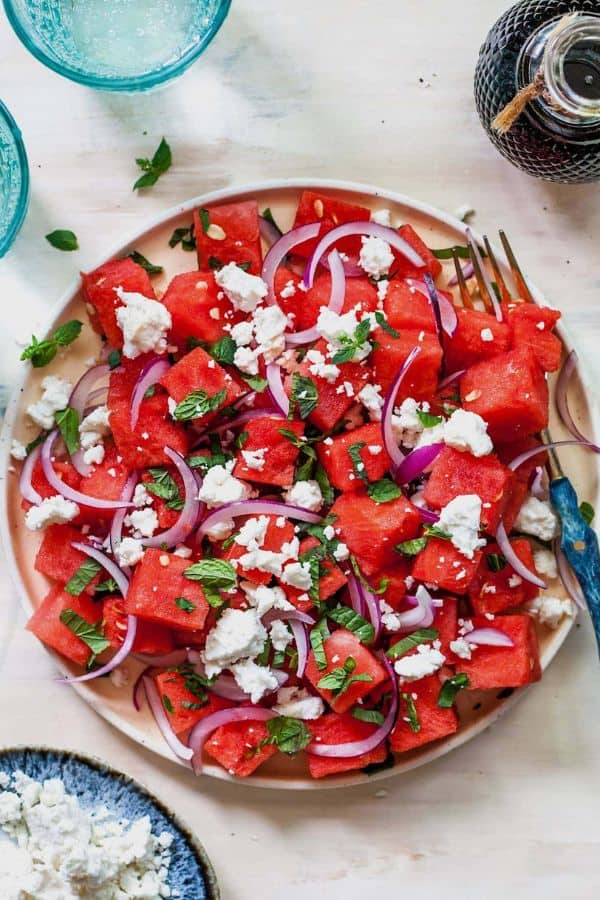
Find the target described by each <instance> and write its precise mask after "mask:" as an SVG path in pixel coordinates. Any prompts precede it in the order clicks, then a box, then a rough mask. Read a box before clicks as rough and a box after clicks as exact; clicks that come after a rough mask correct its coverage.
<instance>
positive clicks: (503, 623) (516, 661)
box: [460, 615, 542, 690]
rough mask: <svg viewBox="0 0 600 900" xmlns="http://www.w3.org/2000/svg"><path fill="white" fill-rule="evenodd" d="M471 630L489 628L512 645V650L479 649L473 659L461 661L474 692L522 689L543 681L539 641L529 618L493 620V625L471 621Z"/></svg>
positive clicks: (482, 618) (474, 652)
mask: <svg viewBox="0 0 600 900" xmlns="http://www.w3.org/2000/svg"><path fill="white" fill-rule="evenodd" d="M472 622H473V626H474V628H489V627H490V624H492V625H493V627H494V628H497V629H498V630H499V631H503V632H504V634H507V635H508V636H509V637H510V638H511V639H512V641H513V644H514V646H513V647H489V646H485V645H483V644H482V645H480V646H479V647H477V649H476V650H474V651H473V655H472V658H471V659H470V660H469V659H464V660H461V665H460V668H461V671H463V672H464V673H465V674H466V675H467V676H468V678H469V681H470V682H471V688H473V690H475V689H478V688H483V689H486V688H505V687H521V686H522V685H525V684H530V683H531V682H532V681H539V680H540V678H541V677H542V670H541V666H540V654H539V648H538V640H537V635H536V632H535V627H534V624H533V621H532V620H531V619H530V618H529V616H518V615H517V616H496V618H495V619H494V621H493V623H490V622H489V621H488V619H486V618H485V617H481V618H475V619H473V620H472Z"/></svg>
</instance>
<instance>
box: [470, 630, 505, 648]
mask: <svg viewBox="0 0 600 900" xmlns="http://www.w3.org/2000/svg"><path fill="white" fill-rule="evenodd" d="M464 639H465V641H467V643H469V644H477V645H481V646H486V647H514V646H515V642H514V641H513V639H512V638H511V637H510V636H509V635H508V634H506V632H504V631H500V629H499V628H475V629H474V630H473V631H469V632H467V634H465V636H464Z"/></svg>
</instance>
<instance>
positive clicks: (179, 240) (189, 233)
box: [169, 223, 196, 251]
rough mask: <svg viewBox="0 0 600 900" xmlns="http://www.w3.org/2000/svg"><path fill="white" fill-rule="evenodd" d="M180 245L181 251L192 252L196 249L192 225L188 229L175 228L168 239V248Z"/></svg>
mask: <svg viewBox="0 0 600 900" xmlns="http://www.w3.org/2000/svg"><path fill="white" fill-rule="evenodd" d="M178 244H181V249H182V250H187V251H192V250H195V249H196V234H195V231H194V225H193V223H192V224H191V225H190V227H189V228H176V229H175V231H174V232H173V234H172V235H171V237H170V238H169V247H176V246H177V245H178Z"/></svg>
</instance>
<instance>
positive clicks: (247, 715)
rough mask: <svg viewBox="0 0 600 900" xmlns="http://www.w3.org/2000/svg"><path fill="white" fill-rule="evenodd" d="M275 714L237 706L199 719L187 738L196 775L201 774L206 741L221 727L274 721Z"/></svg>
mask: <svg viewBox="0 0 600 900" xmlns="http://www.w3.org/2000/svg"><path fill="white" fill-rule="evenodd" d="M276 718H277V713H276V712H273V710H272V709H265V708H264V707H263V706H238V707H236V708H235V709H220V710H218V711H217V712H215V713H211V715H210V716H206V717H205V718H204V719H201V720H200V722H198V724H197V725H195V726H194V727H193V728H192V730H191V732H190V737H189V745H190V749H191V751H192V754H193V756H192V765H193V767H194V771H195V773H196V775H200V774H201V772H202V749H203V747H204V744H205V743H206V739H207V738H208V737H209V735H211V734H212V733H213V731H216V730H217V728H220V727H221V726H222V725H230V724H231V723H232V722H266V721H267V720H268V719H276Z"/></svg>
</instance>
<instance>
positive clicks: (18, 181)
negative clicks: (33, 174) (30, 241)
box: [0, 101, 29, 257]
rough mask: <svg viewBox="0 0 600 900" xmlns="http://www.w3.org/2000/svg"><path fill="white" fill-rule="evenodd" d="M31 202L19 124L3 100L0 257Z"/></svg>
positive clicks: (0, 108)
mask: <svg viewBox="0 0 600 900" xmlns="http://www.w3.org/2000/svg"><path fill="white" fill-rule="evenodd" d="M28 205H29V166H28V165H27V154H26V153H25V147H24V145H23V140H22V138H21V132H20V131H19V129H18V128H17V123H16V122H15V120H14V119H13V117H12V116H11V114H10V113H9V111H8V110H7V108H6V107H5V106H4V104H3V103H2V102H1V101H0V257H2V256H4V254H5V253H6V252H7V250H8V249H9V248H10V246H11V245H12V243H13V241H14V239H15V238H16V236H17V234H18V233H19V229H20V228H21V225H22V224H23V219H24V218H25V214H26V212H27V206H28Z"/></svg>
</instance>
